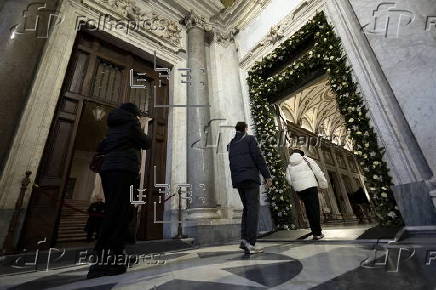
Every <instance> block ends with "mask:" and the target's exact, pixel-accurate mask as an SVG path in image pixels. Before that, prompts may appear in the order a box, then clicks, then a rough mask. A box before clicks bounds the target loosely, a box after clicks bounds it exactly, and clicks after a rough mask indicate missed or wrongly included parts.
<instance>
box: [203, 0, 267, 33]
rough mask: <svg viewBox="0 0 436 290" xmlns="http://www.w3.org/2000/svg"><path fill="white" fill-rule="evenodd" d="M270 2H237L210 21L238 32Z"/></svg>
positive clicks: (259, 0)
mask: <svg viewBox="0 0 436 290" xmlns="http://www.w3.org/2000/svg"><path fill="white" fill-rule="evenodd" d="M270 2H271V0H250V1H247V0H237V1H235V3H233V5H232V6H230V7H229V8H227V9H225V10H222V11H221V12H220V13H218V14H216V15H215V16H214V17H212V18H211V21H213V22H214V23H220V24H221V25H223V26H225V27H234V28H236V29H238V30H242V29H244V27H245V26H246V25H247V24H248V23H250V22H251V21H252V20H253V19H254V18H255V17H256V16H258V15H259V14H260V12H262V10H263V9H264V8H265V6H266V5H268V4H269V3H270Z"/></svg>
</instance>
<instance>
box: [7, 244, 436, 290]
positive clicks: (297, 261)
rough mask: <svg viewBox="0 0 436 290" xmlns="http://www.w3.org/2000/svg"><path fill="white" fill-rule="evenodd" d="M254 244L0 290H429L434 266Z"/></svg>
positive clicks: (310, 247)
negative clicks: (258, 250)
mask: <svg viewBox="0 0 436 290" xmlns="http://www.w3.org/2000/svg"><path fill="white" fill-rule="evenodd" d="M258 245H259V246H263V247H265V252H264V253H262V254H258V255H252V256H245V255H244V254H243V253H242V251H241V250H240V249H239V248H238V244H235V245H226V246H221V247H208V248H201V249H194V250H187V251H182V252H177V253H168V254H166V255H165V256H163V257H162V259H163V260H165V261H166V263H165V264H141V263H140V264H137V265H134V266H133V267H132V268H130V269H129V270H128V272H127V273H125V274H123V275H120V276H113V277H100V278H96V279H91V280H86V279H85V276H86V273H87V270H88V266H86V265H81V266H72V267H69V268H64V269H56V270H49V271H47V272H44V271H42V272H33V273H28V274H16V275H7V276H2V277H0V289H32V290H35V289H61V290H67V289H159V290H167V289H168V290H173V289H175V290H188V289H189V290H191V289H198V290H233V289H235V290H236V289H247V290H248V289H250V290H251V289H317V290H318V289H319V290H324V289H328V290H330V289H331V290H333V289H334V290H337V289H344V290H350V289H358V290H359V289H370V290H378V289H380V290H391V289H401V290H403V289H419V290H421V289H422V290H435V289H436V259H435V262H433V263H431V264H430V265H426V259H427V258H428V251H429V250H430V249H429V248H428V247H418V248H417V249H416V251H414V252H413V255H411V254H410V252H407V251H403V252H401V251H400V253H399V255H398V252H397V255H395V253H394V254H391V253H389V254H388V255H387V256H386V255H385V254H386V253H385V252H383V251H382V252H380V249H377V251H375V245H373V244H368V243H366V244H346V243H258ZM380 253H381V254H380ZM383 261H385V263H383ZM396 261H400V262H399V264H398V263H397V264H396ZM392 265H393V266H392Z"/></svg>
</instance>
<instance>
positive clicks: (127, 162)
mask: <svg viewBox="0 0 436 290" xmlns="http://www.w3.org/2000/svg"><path fill="white" fill-rule="evenodd" d="M139 116H140V111H139V109H138V107H137V106H136V105H135V104H132V103H125V104H122V105H121V106H120V107H119V108H117V109H115V110H113V111H112V112H111V113H109V116H108V119H107V125H108V127H109V129H108V131H107V134H106V137H105V139H104V140H103V141H102V142H101V143H100V145H99V148H98V152H99V153H101V154H104V160H103V163H102V165H101V169H100V176H101V180H102V185H103V192H104V196H105V200H106V213H105V218H104V220H103V223H102V227H101V231H100V235H99V238H98V240H97V242H96V244H95V248H94V251H95V253H96V254H97V255H98V257H103V259H102V260H103V261H99V263H98V264H96V265H92V266H91V267H90V269H89V272H88V276H87V278H95V277H99V276H105V275H117V274H122V273H124V272H125V271H126V269H127V265H126V264H125V263H118V262H117V263H114V262H113V260H114V259H117V257H120V256H122V255H124V248H125V244H126V239H127V236H128V225H129V217H130V216H131V208H130V207H131V204H130V186H131V185H133V187H134V189H135V190H136V189H138V187H139V169H140V160H141V158H140V157H141V149H144V150H145V149H149V148H150V147H151V139H150V138H149V137H148V136H147V135H146V134H144V132H143V130H142V129H141V125H140V123H139V119H138V118H139ZM107 261H110V262H109V263H108V262H107ZM100 262H102V263H100ZM112 263H114V264H115V265H112ZM109 264H111V265H109Z"/></svg>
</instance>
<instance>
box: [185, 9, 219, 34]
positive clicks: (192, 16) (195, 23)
mask: <svg viewBox="0 0 436 290" xmlns="http://www.w3.org/2000/svg"><path fill="white" fill-rule="evenodd" d="M181 23H182V24H183V25H185V26H186V30H187V31H189V30H191V29H192V28H193V27H199V28H201V29H203V30H204V31H212V28H213V25H212V24H210V23H209V22H207V21H206V19H205V18H204V17H202V16H200V15H198V14H196V13H195V12H194V11H192V10H191V11H190V12H188V14H186V16H185V17H184V18H183V19H182V21H181Z"/></svg>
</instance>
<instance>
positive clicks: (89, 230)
mask: <svg viewBox="0 0 436 290" xmlns="http://www.w3.org/2000/svg"><path fill="white" fill-rule="evenodd" d="M104 208H105V204H104V202H103V199H102V198H101V197H97V200H96V201H95V202H93V203H91V204H90V205H89V208H88V215H89V217H88V221H87V222H86V226H85V232H86V241H87V242H91V241H92V240H93V239H92V238H93V236H94V233H95V238H96V239H98V236H99V234H100V228H101V223H102V222H103V218H104Z"/></svg>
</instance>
